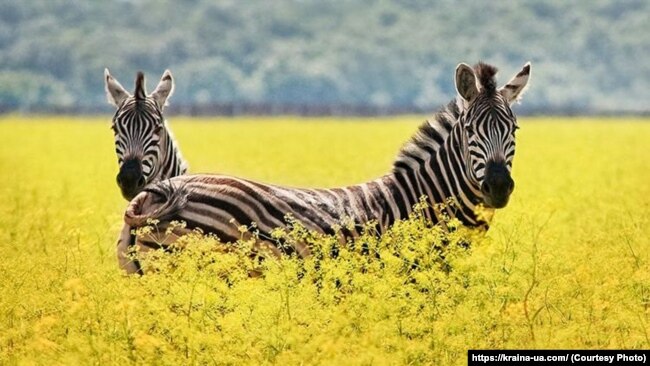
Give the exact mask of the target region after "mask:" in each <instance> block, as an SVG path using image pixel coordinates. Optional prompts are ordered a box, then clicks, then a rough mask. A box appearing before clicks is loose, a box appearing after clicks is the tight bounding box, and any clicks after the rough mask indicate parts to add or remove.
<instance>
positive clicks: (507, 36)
mask: <svg viewBox="0 0 650 366" xmlns="http://www.w3.org/2000/svg"><path fill="white" fill-rule="evenodd" d="M649 18H650V2H648V1H645V0H636V1H635V0H629V1H628V0H625V1H620V0H593V1H560V0H552V1H518V2H507V1H485V2H475V1H468V0H465V1H451V0H438V1H422V0H399V1H370V0H359V1H352V0H336V1H309V0H302V1H299V0H282V1H236V0H220V1H209V0H176V1H170V0H157V1H154V0H108V1H95V0H91V1H89V0H30V1H15V0H0V55H1V57H0V110H2V111H16V110H17V111H23V112H33V111H72V112H75V111H82V112H83V111H86V112H88V111H106V110H109V108H108V107H107V106H106V103H105V96H104V90H103V88H104V86H103V78H102V73H103V69H104V67H108V68H109V69H110V70H111V72H112V74H113V75H114V76H116V77H117V78H118V79H119V80H120V81H121V82H122V83H123V84H124V85H125V86H127V88H128V89H131V88H132V83H133V78H134V76H135V72H136V71H137V70H143V71H145V73H146V75H147V76H148V85H149V89H150V90H151V88H153V87H154V85H155V82H156V81H157V80H158V78H159V77H160V75H161V74H162V72H163V71H164V69H166V68H169V69H171V70H172V73H173V74H174V76H175V78H176V92H175V95H174V96H173V98H172V106H173V107H174V108H176V110H177V111H181V112H183V111H185V112H188V111H189V112H195V111H199V112H200V111H202V110H205V111H208V112H209V111H210V110H211V109H210V106H217V107H213V108H212V110H213V111H216V110H218V111H222V112H223V111H230V112H231V113H237V112H238V111H242V110H244V111H245V108H246V106H250V105H257V106H259V108H260V110H261V111H264V112H270V113H274V112H283V111H284V112H286V111H289V112H290V111H291V110H292V109H291V108H293V109H295V110H297V111H300V110H301V109H300V108H306V109H305V110H306V111H309V108H312V109H313V110H316V111H319V110H321V111H322V112H324V113H337V112H343V113H344V112H345V111H346V108H350V109H349V110H355V109H354V108H359V107H362V108H367V110H368V111H380V112H381V111H387V112H390V111H391V110H399V111H409V110H416V111H419V110H428V109H430V108H433V107H435V106H437V105H439V104H441V103H445V102H447V101H448V100H449V99H450V98H451V97H453V93H454V85H453V72H454V69H455V67H456V65H457V64H458V63H459V62H466V63H475V62H476V61H478V60H484V61H486V62H489V63H493V64H495V65H497V66H498V67H499V68H500V70H501V72H500V82H506V81H507V78H508V77H510V76H511V75H512V74H513V73H516V72H517V71H518V70H519V69H520V67H521V66H522V65H523V64H524V63H525V62H526V61H532V63H533V79H532V85H531V88H530V91H529V93H528V94H527V95H526V96H525V103H523V104H522V106H521V107H520V109H519V110H520V111H523V112H529V113H535V112H537V113H619V112H628V113H647V112H648V107H647V101H648V100H650V63H648V62H646V58H647V56H648V55H649V54H650V28H649V26H648V24H649V23H648V19H649ZM286 106H289V109H287V107H286ZM202 108H203V109H202ZM319 108H320V109H319ZM356 110H359V109H356ZM361 110H364V109H361Z"/></svg>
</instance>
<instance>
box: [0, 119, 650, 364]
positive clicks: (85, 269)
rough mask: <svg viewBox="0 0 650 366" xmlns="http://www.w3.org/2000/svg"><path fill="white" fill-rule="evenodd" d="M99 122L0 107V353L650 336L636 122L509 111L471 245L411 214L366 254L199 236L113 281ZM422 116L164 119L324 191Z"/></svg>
mask: <svg viewBox="0 0 650 366" xmlns="http://www.w3.org/2000/svg"><path fill="white" fill-rule="evenodd" d="M109 119H110V117H109V116H108V115H107V116H106V117H104V118H102V117H89V118H84V117H14V116H5V117H1V118H0V136H1V138H2V144H0V178H1V179H0V181H1V182H2V183H1V184H0V258H1V259H0V364H2V365H5V364H9V365H12V364H18V365H30V364H44V365H45V364H46V365H55V364H69V365H77V364H101V365H111V364H169V365H181V364H217V365H224V364H228V365H238V364H251V365H257V364H276V363H277V364H330V365H340V364H350V365H383V364H415V365H418V364H421V365H425V364H437V365H463V364H466V363H467V358H466V357H467V350H468V349H475V348H631V349H634V348H645V349H647V348H650V170H649V169H650V163H649V160H648V151H649V149H650V123H648V122H650V121H647V120H643V119H636V118H607V119H593V118H556V117H553V118H551V117H548V118H521V121H520V122H521V129H520V130H519V131H518V132H517V134H518V136H517V153H516V156H515V161H514V171H513V178H514V180H515V182H516V188H515V191H514V194H513V196H512V199H511V202H510V204H509V205H508V207H506V208H505V209H503V210H500V211H497V213H496V215H495V218H494V221H493V226H492V228H491V229H490V231H489V232H488V235H487V236H486V237H481V238H473V239H472V245H471V248H470V249H465V248H464V247H463V245H459V242H460V241H462V238H460V235H464V234H466V233H464V232H463V231H462V230H461V231H459V232H457V233H455V234H450V235H446V234H444V233H441V232H439V231H438V230H436V229H435V228H433V229H432V228H428V227H427V225H426V223H423V222H422V220H421V219H420V218H418V217H415V218H413V219H412V220H409V221H407V222H404V223H402V224H400V225H398V227H396V228H395V229H394V230H393V231H391V233H390V234H389V235H387V236H386V237H385V238H381V239H380V240H379V239H373V238H371V237H368V238H365V239H364V240H366V242H365V243H366V244H367V245H369V246H370V247H371V248H373V246H374V247H376V248H379V249H377V250H378V252H381V259H379V258H376V257H374V256H372V255H371V256H363V255H361V254H359V253H358V251H359V248H358V246H357V247H356V248H350V249H349V250H341V254H340V256H339V258H336V259H332V258H327V256H323V257H322V258H312V259H309V260H305V261H302V260H297V259H295V258H287V259H283V260H279V261H274V260H272V261H265V262H264V264H263V266H264V267H265V271H264V275H263V277H260V278H248V276H247V269H246V268H247V266H249V265H250V263H246V261H245V259H244V258H243V256H242V255H238V252H237V251H235V252H232V253H227V254H223V253H222V254H218V253H216V252H214V251H210V247H211V246H212V245H213V243H212V242H211V240H209V239H203V238H198V237H194V238H189V239H188V242H189V243H190V244H191V245H189V247H191V249H190V250H188V251H186V252H183V253H174V254H167V255H162V256H160V258H158V259H157V260H154V261H152V263H153V264H152V265H155V266H157V267H158V268H160V270H159V271H158V272H157V273H155V274H151V275H146V276H143V277H138V276H130V277H128V276H124V275H122V274H121V273H120V271H119V270H118V268H117V262H116V260H115V242H116V239H117V234H118V231H119V230H120V228H121V217H122V213H123V210H124V208H125V207H126V201H124V199H123V198H122V197H121V195H120V193H119V190H118V188H117V185H116V183H115V175H116V174H117V161H116V156H115V152H114V143H113V135H112V132H111V131H110V129H109ZM422 119H423V118H422V117H421V116H405V117H399V118H372V119H358V118H336V119H334V118H315V119H307V118H304V119H301V118H294V117H277V118H252V117H250V118H237V119H224V118H212V119H209V118H205V119H203V118H202V119H198V118H193V119H189V118H180V117H175V118H171V121H170V123H171V128H172V130H173V131H174V133H175V136H176V138H177V139H178V141H179V144H180V148H181V150H182V151H183V153H184V156H185V158H186V159H187V160H188V161H189V162H190V171H191V172H194V173H199V172H218V173H226V174H232V175H237V176H243V177H247V178H251V179H256V180H261V181H264V182H273V183H280V184H287V185H292V186H312V187H325V186H340V185H347V184H353V183H359V182H362V181H365V180H369V179H371V178H376V177H378V176H380V175H381V174H383V173H385V172H387V171H388V170H389V169H390V167H391V162H392V160H393V157H394V156H395V155H396V153H397V150H398V149H399V147H400V146H401V144H402V143H404V142H405V141H406V140H407V139H408V138H409V136H410V135H411V134H412V133H413V132H415V129H416V128H417V125H418V124H419V123H420V121H421V120H422ZM292 235H308V234H307V233H302V232H297V233H292ZM468 235H469V234H468ZM441 237H445V239H447V241H448V242H449V244H448V245H446V246H445V245H442V246H441V245H440V239H441ZM310 240H313V241H314V242H315V245H317V246H320V247H322V248H323V251H324V252H326V253H327V252H328V248H330V247H331V246H332V245H333V243H332V241H331V240H330V239H329V238H311V239H310ZM395 253H398V255H395ZM441 254H442V255H443V256H444V258H441V256H440V255H441Z"/></svg>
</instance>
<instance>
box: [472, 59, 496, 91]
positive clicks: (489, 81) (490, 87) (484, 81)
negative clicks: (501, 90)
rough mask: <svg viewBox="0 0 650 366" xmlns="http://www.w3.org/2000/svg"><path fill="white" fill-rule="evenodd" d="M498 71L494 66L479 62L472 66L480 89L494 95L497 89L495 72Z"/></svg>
mask: <svg viewBox="0 0 650 366" xmlns="http://www.w3.org/2000/svg"><path fill="white" fill-rule="evenodd" d="M497 71H499V70H498V69H497V68H496V67H494V66H492V65H488V64H486V63H483V62H480V61H479V63H478V64H476V65H475V66H474V72H475V73H476V77H477V78H478V82H479V83H480V85H481V87H482V91H483V92H485V93H487V94H488V95H490V96H491V95H494V93H496V90H497V81H496V78H495V76H496V74H497Z"/></svg>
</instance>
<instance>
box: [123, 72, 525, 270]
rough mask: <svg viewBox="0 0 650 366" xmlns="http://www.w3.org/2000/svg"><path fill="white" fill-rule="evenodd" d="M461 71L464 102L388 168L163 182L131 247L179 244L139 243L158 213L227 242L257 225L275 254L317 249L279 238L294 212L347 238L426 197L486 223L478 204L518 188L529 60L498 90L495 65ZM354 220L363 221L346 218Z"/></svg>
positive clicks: (491, 203)
mask: <svg viewBox="0 0 650 366" xmlns="http://www.w3.org/2000/svg"><path fill="white" fill-rule="evenodd" d="M462 65H464V64H462ZM459 68H461V66H459ZM468 70H469V71H468ZM463 72H470V73H471V74H470V75H463V74H462V73H463ZM460 73H461V75H459V71H458V69H457V76H456V83H457V89H458V90H459V98H458V100H457V101H456V102H452V103H449V105H447V106H446V107H445V108H444V109H442V110H441V111H440V112H438V113H437V114H436V115H435V117H434V118H433V119H432V120H430V121H427V122H425V123H424V124H423V125H422V126H421V127H420V129H419V131H418V132H417V133H416V135H415V136H414V137H413V138H412V140H411V141H410V142H409V143H407V144H406V145H405V146H404V147H403V148H402V150H401V152H400V154H399V156H398V158H397V159H396V161H395V163H394V168H393V170H392V171H391V172H390V173H389V174H387V175H385V176H383V177H381V178H378V179H376V180H373V181H370V182H367V183H364V184H359V185H354V186H349V187H342V188H334V189H305V188H289V187H281V186H276V185H271V184H263V183H258V182H253V181H249V180H245V179H240V178H235V177H229V176H223V175H187V176H179V177H175V178H172V179H169V180H165V181H161V182H159V183H157V184H154V185H151V186H148V187H147V188H145V189H144V191H143V192H142V193H140V194H139V195H138V196H136V197H135V198H134V199H133V200H132V201H131V202H130V204H129V207H128V208H127V211H126V213H125V230H124V231H123V236H122V239H121V240H122V243H123V248H124V250H126V249H127V247H128V245H127V244H126V243H127V242H128V243H130V244H131V245H133V244H135V245H137V246H138V247H139V248H140V249H141V250H147V249H151V248H159V247H160V245H163V246H165V245H169V244H171V243H172V242H173V241H174V240H175V239H176V237H175V236H171V237H170V236H165V235H156V234H155V233H154V234H153V235H150V236H149V237H145V238H138V239H137V241H134V240H135V238H133V237H131V236H129V235H128V233H129V232H130V229H131V228H137V227H140V226H143V225H146V223H147V220H148V219H157V220H159V223H158V224H157V226H158V230H160V232H162V233H164V231H165V229H166V228H167V227H168V225H169V224H170V222H171V221H184V222H186V223H187V229H184V230H191V229H193V228H200V229H202V230H203V231H204V232H207V233H213V234H215V235H217V237H219V238H220V239H221V240H222V241H223V242H233V241H236V240H237V239H239V238H240V237H241V232H240V231H239V226H240V225H245V226H250V225H251V224H252V223H255V224H256V228H257V229H258V230H259V240H260V241H261V242H264V243H263V244H264V245H265V246H266V247H268V248H270V249H271V250H273V251H274V252H275V253H276V254H278V255H280V254H287V253H289V254H290V253H297V254H298V255H301V256H307V255H309V254H310V251H309V248H308V247H306V246H304V245H302V244H297V247H291V248H286V247H284V246H278V245H277V243H275V242H274V241H273V239H271V236H270V235H271V231H272V230H273V229H275V228H278V227H284V226H286V225H287V222H286V221H285V215H286V214H290V215H291V216H293V217H294V218H295V219H296V220H298V221H300V222H301V223H302V224H303V225H304V226H305V227H307V228H308V229H311V230H315V231H318V232H321V233H326V234H335V230H334V228H335V227H341V230H340V231H338V235H340V240H341V241H345V240H346V239H347V238H349V237H355V236H357V235H358V234H359V229H360V228H361V227H363V226H364V224H365V223H367V222H369V221H374V222H376V224H377V230H378V231H379V232H380V233H383V232H385V230H386V229H387V228H388V227H390V226H391V225H392V224H393V223H395V222H396V221H398V220H402V219H405V218H407V217H408V216H409V214H410V213H411V211H412V209H413V206H414V205H415V204H416V203H418V201H419V200H420V198H421V197H423V196H424V197H426V198H427V200H428V203H429V206H430V207H429V208H428V209H427V210H426V211H425V215H426V217H427V218H428V219H429V220H430V221H431V222H432V223H437V222H438V221H439V220H440V219H441V217H439V215H440V214H441V213H440V212H436V211H435V210H434V208H433V207H434V206H436V205H437V204H440V203H446V202H447V201H449V200H453V201H454V202H455V204H454V205H451V206H447V207H446V210H447V212H446V214H447V215H449V216H451V217H456V218H458V219H459V220H461V221H462V222H463V223H464V224H465V225H468V226H485V227H487V225H488V222H486V221H484V220H482V219H480V218H478V217H477V215H476V213H475V211H476V210H475V209H476V207H477V206H478V205H479V204H483V205H486V206H487V207H488V210H490V208H489V207H492V209H494V208H500V207H503V206H505V204H506V203H507V199H508V196H509V194H510V192H511V191H512V188H514V182H512V179H511V178H510V175H509V170H510V168H511V166H512V157H513V155H514V130H515V129H516V121H515V118H514V115H513V114H512V111H511V110H510V107H509V103H511V102H513V101H514V100H516V99H517V97H518V96H519V95H520V93H521V91H522V90H523V88H524V87H525V85H526V81H527V80H528V74H529V65H526V66H525V67H524V69H523V70H522V71H521V72H520V73H519V74H518V75H517V76H516V77H515V78H514V79H513V80H511V82H510V83H509V84H507V85H506V86H505V87H503V88H501V89H499V90H496V88H494V87H493V88H494V89H493V90H488V89H489V87H490V85H486V84H488V83H493V82H494V81H493V76H494V73H496V69H494V68H492V67H490V66H488V65H484V64H479V65H478V66H477V67H476V70H473V69H471V68H469V66H466V65H464V67H463V69H462V70H460ZM470 76H473V77H474V80H475V89H472V87H471V85H470V84H468V85H469V86H468V85H465V88H464V89H463V87H462V86H458V84H459V82H462V81H463V80H462V78H463V77H470ZM459 79H461V80H459ZM511 85H512V86H513V87H509V86H511ZM514 86H517V88H515V87H514ZM510 91H515V93H513V94H509V92H510ZM472 93H475V94H472ZM477 118H478V119H477ZM470 130H471V132H470ZM495 172H496V173H495ZM511 182H512V184H511ZM490 191H491V192H490ZM350 221H352V222H354V224H355V225H353V226H349V225H341V224H344V223H346V222H350ZM177 234H178V235H181V234H183V230H181V231H178V232H177ZM120 265H121V266H122V268H124V269H126V270H127V271H128V272H136V271H139V268H138V266H137V263H133V262H129V261H128V260H127V258H126V256H125V255H123V256H122V257H121V261H120Z"/></svg>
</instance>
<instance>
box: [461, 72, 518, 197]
mask: <svg viewBox="0 0 650 366" xmlns="http://www.w3.org/2000/svg"><path fill="white" fill-rule="evenodd" d="M496 73H497V69H496V68H495V67H493V66H490V65H487V64H484V63H480V62H479V63H478V64H477V65H476V66H475V67H474V68H472V67H470V66H469V65H467V64H460V65H458V67H457V68H456V90H457V91H458V98H457V104H458V108H459V111H460V116H459V127H460V129H461V141H462V145H463V151H464V155H465V161H466V162H467V164H466V169H467V172H466V174H467V176H468V177H469V179H470V180H471V181H472V183H473V185H474V186H475V187H477V188H478V191H480V194H479V197H481V198H482V200H483V203H484V204H485V205H486V206H488V207H491V208H503V207H505V206H506V205H507V204H508V199H509V198H510V194H511V193H512V191H513V190H514V188H515V182H514V180H513V179H512V177H511V175H510V170H511V169H512V160H513V157H514V155H515V130H517V129H518V126H517V118H516V117H515V115H514V114H513V112H512V109H511V108H510V106H511V105H512V104H513V103H514V102H516V101H518V100H519V97H520V96H521V94H522V93H523V91H524V90H525V88H526V85H527V83H528V78H529V76H530V63H527V64H526V65H524V67H523V69H522V70H521V71H520V72H519V73H518V74H517V75H515V76H514V77H513V78H512V79H511V80H510V81H509V82H508V83H507V84H506V85H504V86H503V87H501V88H497V87H496V80H495V75H496Z"/></svg>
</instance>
